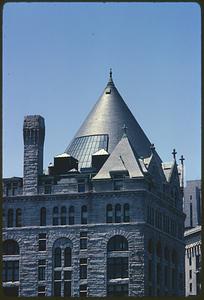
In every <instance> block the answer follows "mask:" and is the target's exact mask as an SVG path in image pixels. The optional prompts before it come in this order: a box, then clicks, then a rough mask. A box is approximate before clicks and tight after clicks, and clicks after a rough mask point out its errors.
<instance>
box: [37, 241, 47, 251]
mask: <svg viewBox="0 0 204 300" xmlns="http://www.w3.org/2000/svg"><path fill="white" fill-rule="evenodd" d="M38 250H39V251H46V240H39V249H38Z"/></svg>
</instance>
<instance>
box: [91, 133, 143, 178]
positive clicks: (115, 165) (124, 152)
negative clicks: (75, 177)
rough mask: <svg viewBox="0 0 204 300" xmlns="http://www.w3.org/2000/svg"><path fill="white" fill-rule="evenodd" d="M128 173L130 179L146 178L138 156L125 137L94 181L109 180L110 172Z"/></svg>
mask: <svg viewBox="0 0 204 300" xmlns="http://www.w3.org/2000/svg"><path fill="white" fill-rule="evenodd" d="M120 171H128V173H129V176H130V178H138V177H144V175H143V170H142V167H141V165H140V161H139V159H138V158H137V154H136V153H135V151H134V150H133V149H132V147H131V144H130V142H129V140H128V137H127V136H126V135H124V136H123V137H122V139H121V140H120V142H119V143H118V144H117V146H116V147H115V149H114V150H113V152H112V153H111V155H110V156H109V158H108V159H107V160H106V162H105V163H104V165H103V166H102V168H101V169H100V170H99V172H98V173H97V174H96V176H95V177H93V179H94V180H95V179H109V178H111V176H110V172H120Z"/></svg>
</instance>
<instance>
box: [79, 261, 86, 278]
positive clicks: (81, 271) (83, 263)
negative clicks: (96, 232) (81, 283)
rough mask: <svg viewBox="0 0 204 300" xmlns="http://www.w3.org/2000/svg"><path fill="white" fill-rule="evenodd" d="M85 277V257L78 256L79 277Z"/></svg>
mask: <svg viewBox="0 0 204 300" xmlns="http://www.w3.org/2000/svg"><path fill="white" fill-rule="evenodd" d="M86 278H87V258H80V279H86Z"/></svg>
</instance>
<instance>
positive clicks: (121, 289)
mask: <svg viewBox="0 0 204 300" xmlns="http://www.w3.org/2000/svg"><path fill="white" fill-rule="evenodd" d="M107 296H128V284H115V285H108V288H107Z"/></svg>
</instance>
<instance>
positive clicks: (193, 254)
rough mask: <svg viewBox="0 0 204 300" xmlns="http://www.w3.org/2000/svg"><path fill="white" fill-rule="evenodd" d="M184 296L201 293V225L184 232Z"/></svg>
mask: <svg viewBox="0 0 204 300" xmlns="http://www.w3.org/2000/svg"><path fill="white" fill-rule="evenodd" d="M184 237H185V242H186V253H185V280H186V296H191V295H200V294H201V226H196V227H194V228H191V229H188V230H186V231H185V233H184Z"/></svg>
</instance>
